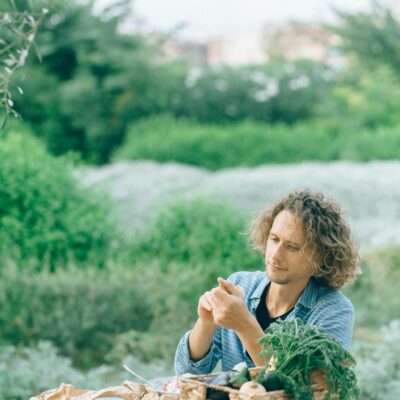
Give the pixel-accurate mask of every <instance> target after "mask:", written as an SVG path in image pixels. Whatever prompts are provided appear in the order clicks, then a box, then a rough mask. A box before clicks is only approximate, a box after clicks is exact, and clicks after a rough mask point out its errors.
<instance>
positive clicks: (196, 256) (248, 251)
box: [132, 198, 263, 284]
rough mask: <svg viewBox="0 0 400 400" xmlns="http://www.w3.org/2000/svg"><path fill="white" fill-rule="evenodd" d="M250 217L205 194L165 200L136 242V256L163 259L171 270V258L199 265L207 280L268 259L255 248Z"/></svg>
mask: <svg viewBox="0 0 400 400" xmlns="http://www.w3.org/2000/svg"><path fill="white" fill-rule="evenodd" d="M246 225H247V224H246V218H245V216H244V215H241V214H240V213H238V212H237V210H235V209H234V207H233V206H230V205H229V204H227V203H218V202H216V201H213V200H210V199H206V198H194V199H191V200H179V201H177V202H176V203H173V204H170V205H169V206H165V208H163V209H161V210H160V211H159V212H158V214H157V215H156V216H155V217H154V219H153V221H151V222H150V224H149V228H148V230H147V231H146V232H144V233H142V234H141V235H139V236H138V238H137V239H136V242H135V243H134V244H133V246H132V257H133V260H136V261H141V262H145V261H146V260H159V261H160V262H161V263H162V264H163V265H164V266H165V270H168V265H169V264H170V263H174V262H175V263H178V264H179V265H182V266H185V268H190V269H192V268H200V269H201V270H202V273H203V276H204V279H205V281H204V282H207V279H208V282H207V284H210V283H211V282H214V281H215V279H216V277H217V276H218V274H221V275H224V276H227V275H229V274H231V273H233V272H234V271H237V270H246V269H247V270H252V269H253V270H254V269H256V268H260V266H262V265H263V263H262V260H261V256H260V255H259V253H257V252H256V251H255V250H253V249H252V248H251V245H250V242H249V238H248V235H247V234H246V233H245V230H246Z"/></svg>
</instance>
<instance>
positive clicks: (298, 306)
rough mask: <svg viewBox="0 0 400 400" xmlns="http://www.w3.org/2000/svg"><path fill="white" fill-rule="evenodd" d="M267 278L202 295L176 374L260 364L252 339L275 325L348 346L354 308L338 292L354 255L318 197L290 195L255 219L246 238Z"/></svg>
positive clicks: (337, 214)
mask: <svg viewBox="0 0 400 400" xmlns="http://www.w3.org/2000/svg"><path fill="white" fill-rule="evenodd" d="M252 238H253V242H254V244H255V248H256V249H258V250H260V251H262V252H263V254H264V260H265V267H266V273H265V272H261V271H258V272H237V273H234V274H233V275H232V276H230V277H229V279H228V280H224V279H222V278H218V283H219V286H218V287H216V288H214V289H212V290H211V291H209V292H206V293H204V294H203V295H202V296H201V297H200V299H199V303H198V309H197V312H198V320H197V322H196V324H195V326H194V328H193V329H192V330H191V331H189V332H187V333H186V334H185V335H184V337H183V338H182V339H181V340H180V342H179V344H178V348H177V351H176V355H175V370H176V373H177V375H180V374H183V373H188V372H189V373H193V374H206V373H209V372H211V371H212V370H213V369H214V367H215V365H216V363H217V362H218V361H219V360H220V359H221V360H222V369H223V370H224V371H227V370H230V369H232V367H233V366H234V365H235V364H237V363H239V362H242V361H245V362H246V363H247V365H248V366H249V367H252V366H260V365H264V364H265V360H264V359H262V358H260V357H259V353H260V351H261V346H260V344H259V343H258V342H257V339H259V338H260V337H262V336H263V335H264V331H265V330H266V329H267V328H268V326H269V325H270V324H271V323H272V322H274V321H276V320H278V319H282V320H283V319H286V320H292V319H294V318H296V317H298V318H300V319H302V320H303V322H304V323H306V324H312V325H317V326H320V327H322V328H324V329H325V331H326V332H327V333H328V334H330V335H331V336H332V337H334V338H335V339H337V340H338V341H339V342H340V343H341V344H342V346H343V347H344V348H346V349H348V348H349V347H350V344H351V337H352V330H353V324H354V310H353V306H352V304H351V302H350V300H348V299H347V298H346V297H345V296H344V295H343V294H342V293H341V292H340V291H339V290H338V289H339V288H341V287H343V286H344V285H345V284H346V283H348V282H349V281H351V280H352V279H354V277H355V276H356V274H357V273H358V271H359V269H358V252H357V249H356V247H355V246H354V244H353V241H352V239H351V235H350V230H349V228H348V226H347V224H346V222H345V221H344V220H343V217H342V211H341V210H340V208H339V207H338V206H337V205H336V204H335V203H333V202H332V201H330V200H328V199H326V198H325V197H324V196H323V195H321V194H314V193H311V192H309V191H302V192H293V193H290V194H289V195H288V196H287V197H285V198H283V199H281V200H279V201H278V202H277V203H276V204H275V205H274V206H272V207H271V208H270V209H267V210H266V211H264V212H263V213H261V215H260V216H259V217H258V219H257V220H256V221H255V223H254V226H253V232H252Z"/></svg>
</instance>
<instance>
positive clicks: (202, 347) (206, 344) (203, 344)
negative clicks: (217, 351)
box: [189, 318, 217, 361]
mask: <svg viewBox="0 0 400 400" xmlns="http://www.w3.org/2000/svg"><path fill="white" fill-rule="evenodd" d="M216 330H217V325H215V324H212V323H207V322H205V321H203V320H202V319H200V318H199V319H198V320H197V322H196V324H195V326H194V328H193V330H192V332H191V333H190V336H189V354H190V358H191V360H193V361H198V360H201V359H202V358H203V357H204V356H205V355H206V354H207V353H208V351H209V350H210V347H211V344H212V340H213V337H214V334H215V331H216Z"/></svg>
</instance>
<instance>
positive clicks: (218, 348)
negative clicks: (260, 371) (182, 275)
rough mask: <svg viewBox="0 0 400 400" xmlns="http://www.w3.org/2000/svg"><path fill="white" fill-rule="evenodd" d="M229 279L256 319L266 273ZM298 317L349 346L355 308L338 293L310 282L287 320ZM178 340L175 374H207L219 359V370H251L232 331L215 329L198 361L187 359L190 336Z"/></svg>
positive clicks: (251, 363) (242, 347)
mask: <svg viewBox="0 0 400 400" xmlns="http://www.w3.org/2000/svg"><path fill="white" fill-rule="evenodd" d="M228 280H229V281H230V282H232V283H233V284H234V285H240V286H241V287H242V289H243V290H244V293H245V302H246V304H247V307H248V309H249V311H250V312H251V313H252V314H253V315H254V316H255V314H256V309H257V306H258V304H259V302H260V298H261V295H262V293H263V290H264V289H265V287H266V286H267V284H268V283H269V280H268V278H267V274H266V273H265V272H261V271H257V272H244V271H243V272H236V273H234V274H233V275H231V276H230V277H229V278H228ZM296 317H297V318H300V319H301V320H302V321H303V322H304V323H305V324H310V325H316V326H319V327H321V328H323V329H324V330H325V331H326V332H327V333H328V334H329V335H331V336H332V337H333V338H335V339H336V340H337V341H338V342H339V343H340V344H341V345H342V346H343V347H344V348H345V349H348V348H349V347H350V344H351V337H352V332H353V325H354V309H353V306H352V304H351V302H350V300H349V299H348V298H347V297H345V296H344V295H343V294H342V293H341V292H340V291H338V290H334V289H330V288H326V287H323V286H321V285H319V284H318V283H317V282H316V281H315V280H314V279H313V278H311V279H310V281H309V283H308V284H307V286H306V288H305V289H304V291H303V293H302V294H301V296H300V298H299V300H298V301H297V303H296V305H295V307H294V309H293V310H292V312H291V313H290V314H289V315H288V316H287V317H286V321H291V320H293V319H294V318H296ZM190 333H191V331H188V332H186V334H185V335H184V336H183V337H182V338H181V340H180V341H179V344H178V347H177V349H176V354H175V372H176V374H177V375H181V374H184V373H192V374H208V373H210V372H211V371H212V370H213V369H214V367H215V365H216V364H217V362H218V361H219V360H222V370H223V371H229V370H231V369H232V367H233V366H234V365H236V364H237V363H239V362H242V361H245V362H246V364H247V365H248V366H249V367H254V363H253V361H252V360H251V358H250V357H249V356H248V355H247V354H246V349H245V348H244V346H243V344H242V342H241V341H240V339H239V337H238V336H237V334H236V333H235V332H234V331H233V330H232V329H226V328H223V327H218V328H217V330H216V332H215V334H214V337H213V340H212V343H211V347H210V350H209V351H208V353H207V354H206V355H205V356H204V357H203V358H202V359H201V360H198V361H193V360H191V359H190V355H189V335H190Z"/></svg>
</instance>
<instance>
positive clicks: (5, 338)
mask: <svg viewBox="0 0 400 400" xmlns="http://www.w3.org/2000/svg"><path fill="white" fill-rule="evenodd" d="M0 277H1V278H0V309H1V310H2V312H1V315H0V332H1V334H0V342H3V343H10V344H14V345H27V346H29V345H32V344H35V343H37V342H38V341H39V340H48V341H51V342H52V343H53V344H54V345H55V346H56V347H57V348H58V349H60V352H61V354H62V355H64V356H68V357H71V358H72V359H73V361H74V363H75V364H76V365H79V366H85V367H87V366H91V365H97V364H99V363H104V357H105V355H106V354H107V353H108V352H109V351H110V350H111V349H112V347H113V337H114V335H116V334H120V333H122V332H125V331H128V330H131V329H136V330H138V331H143V330H146V329H148V327H149V325H150V322H151V318H152V310H151V309H150V307H149V305H148V304H149V303H148V302H147V301H146V299H147V297H149V296H151V293H146V292H144V291H143V290H142V286H141V284H140V281H138V279H137V275H135V274H134V273H132V272H131V271H129V270H127V271H109V270H102V271H98V270H96V269H92V270H88V271H81V270H77V269H71V270H69V271H63V270H60V271H57V272H55V273H49V272H47V271H43V272H39V273H28V272H27V273H21V272H19V271H18V270H17V269H15V268H7V269H6V270H4V271H3V273H2V274H1V275H0Z"/></svg>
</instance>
